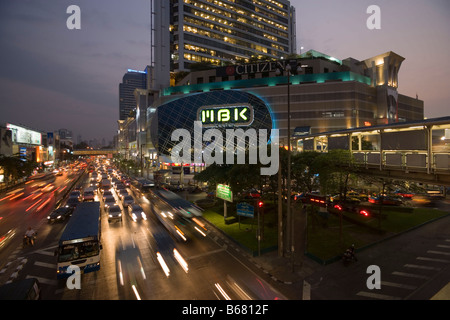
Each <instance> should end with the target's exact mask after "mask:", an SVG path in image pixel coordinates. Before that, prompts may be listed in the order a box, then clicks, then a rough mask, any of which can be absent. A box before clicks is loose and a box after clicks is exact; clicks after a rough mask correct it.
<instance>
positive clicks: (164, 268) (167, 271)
mask: <svg viewBox="0 0 450 320" xmlns="http://www.w3.org/2000/svg"><path fill="white" fill-rule="evenodd" d="M156 258H157V259H158V262H159V264H160V265H161V268H162V269H163V271H164V273H165V274H166V277H169V275H170V269H169V267H168V266H167V264H166V262H165V261H164V259H163V257H162V255H161V254H160V253H159V252H157V253H156Z"/></svg>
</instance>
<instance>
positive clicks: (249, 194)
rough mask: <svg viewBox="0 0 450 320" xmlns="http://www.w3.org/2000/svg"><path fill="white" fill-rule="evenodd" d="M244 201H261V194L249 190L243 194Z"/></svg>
mask: <svg viewBox="0 0 450 320" xmlns="http://www.w3.org/2000/svg"><path fill="white" fill-rule="evenodd" d="M243 196H244V199H259V198H261V194H260V193H259V192H258V190H254V189H253V190H249V191H246V192H244V194H243Z"/></svg>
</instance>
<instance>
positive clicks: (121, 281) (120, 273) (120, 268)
mask: <svg viewBox="0 0 450 320" xmlns="http://www.w3.org/2000/svg"><path fill="white" fill-rule="evenodd" d="M118 262H119V280H120V285H122V286H123V273H122V264H121V263H120V260H119V261H118Z"/></svg>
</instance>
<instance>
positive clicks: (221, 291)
mask: <svg viewBox="0 0 450 320" xmlns="http://www.w3.org/2000/svg"><path fill="white" fill-rule="evenodd" d="M214 285H215V286H216V288H217V290H219V292H220V294H221V295H222V296H223V297H224V298H225V300H231V298H230V297H229V296H228V294H227V293H226V292H225V290H223V289H222V287H221V286H220V284H218V283H216V284H214Z"/></svg>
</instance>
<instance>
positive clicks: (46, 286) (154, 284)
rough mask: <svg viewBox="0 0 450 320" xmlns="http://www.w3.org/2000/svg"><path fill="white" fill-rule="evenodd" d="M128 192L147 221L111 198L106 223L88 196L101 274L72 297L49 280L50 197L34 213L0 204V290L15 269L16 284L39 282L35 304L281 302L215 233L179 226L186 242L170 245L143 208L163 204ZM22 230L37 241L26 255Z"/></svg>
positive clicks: (89, 277) (54, 233)
mask: <svg viewBox="0 0 450 320" xmlns="http://www.w3.org/2000/svg"><path fill="white" fill-rule="evenodd" d="M72 179H78V176H75V177H72ZM72 179H71V180H69V178H68V176H67V174H66V173H65V174H64V175H63V176H61V177H57V179H56V181H55V182H54V185H55V186H56V188H61V187H62V186H65V185H67V186H70V185H71V184H72V183H73V182H74V181H75V180H72ZM88 182H89V174H88V173H83V175H82V176H81V177H80V178H79V179H78V182H77V186H81V187H85V186H87V184H88ZM128 191H129V193H131V194H132V195H133V197H134V199H135V202H136V203H139V204H140V205H141V206H142V207H143V209H144V211H145V213H146V215H147V217H148V219H147V220H142V221H137V222H135V221H133V220H132V219H131V217H130V216H129V215H128V214H127V213H126V211H125V208H123V205H122V203H121V201H120V199H119V198H118V197H117V194H116V193H115V191H113V194H114V197H115V198H116V200H117V202H118V203H119V206H120V207H121V208H122V209H123V212H122V213H123V219H122V222H111V223H109V222H108V219H107V212H106V211H105V210H104V208H103V200H102V197H101V196H100V194H97V195H96V201H100V203H101V215H102V219H101V243H102V248H103V249H102V252H101V269H100V271H97V272H93V273H88V274H83V275H82V277H81V289H79V290H78V289H69V288H68V287H67V285H66V280H57V279H56V258H55V256H54V251H55V249H56V248H57V243H58V240H59V238H60V236H61V234H62V232H63V230H64V227H65V224H66V223H65V222H63V223H55V224H48V223H47V219H46V217H47V215H48V214H49V213H50V212H51V211H52V209H53V208H54V205H55V202H56V200H55V197H54V194H53V193H48V194H46V195H43V196H42V197H46V199H49V200H48V202H47V204H46V205H45V206H44V207H42V208H40V209H39V210H37V208H39V206H40V204H36V205H34V204H35V201H36V200H37V199H34V200H33V199H32V198H31V197H30V198H28V199H24V198H23V197H22V198H21V199H13V200H10V199H4V200H3V201H1V202H0V212H1V219H0V232H1V234H2V235H3V234H6V233H7V232H8V230H11V229H12V230H14V232H15V235H14V237H12V239H9V240H8V243H5V246H4V247H3V248H1V250H0V258H1V261H2V262H3V263H2V265H1V266H0V268H1V269H2V271H3V272H2V274H0V277H2V279H1V280H2V282H4V281H7V280H8V277H11V274H14V272H13V271H15V270H16V269H17V267H18V268H19V269H20V272H18V273H17V274H16V276H17V277H18V278H17V279H22V278H29V277H34V278H37V279H38V280H39V281H40V283H41V285H42V298H43V299H57V300H73V299H83V300H92V299H99V300H100V299H101V300H116V299H125V300H132V299H143V300H144V299H146V300H169V299H170V300H197V299H198V300H216V299H220V300H224V299H265V300H272V299H286V297H285V296H284V295H283V294H282V293H280V292H279V290H278V289H276V288H274V287H273V286H272V285H270V284H269V283H268V282H267V281H265V280H264V279H263V278H262V277H260V276H258V274H257V273H256V272H255V271H254V270H253V269H252V267H251V266H250V265H248V264H247V262H246V261H244V260H243V259H240V256H239V253H238V252H237V251H234V250H232V249H231V248H228V246H227V244H226V243H224V242H223V241H221V238H220V237H219V234H218V233H217V231H215V230H210V229H208V228H207V229H202V233H200V232H197V230H196V229H194V227H195V226H194V225H196V224H195V223H192V222H189V221H181V223H182V225H180V227H182V228H183V231H184V233H185V235H186V236H187V238H188V239H189V240H188V241H187V242H184V241H178V240H177V239H176V238H175V237H173V236H172V235H171V234H170V233H169V232H168V231H167V229H166V228H165V227H164V226H163V225H162V224H161V222H160V221H159V220H158V219H157V218H156V216H155V214H154V213H152V209H151V206H153V208H154V210H155V211H157V212H160V211H165V212H167V211H168V210H170V209H169V208H168V207H167V203H165V202H163V201H160V200H158V199H156V198H153V199H150V200H149V199H147V198H145V197H143V196H142V195H141V194H136V193H133V192H132V191H131V189H129V190H128ZM43 201H44V200H42V201H41V202H40V203H41V204H42V203H43ZM32 206H33V207H32ZM30 207H31V209H29V208H30ZM27 209H28V211H27ZM190 224H192V225H190ZM28 226H31V227H33V228H34V229H36V230H37V231H38V237H37V241H36V244H35V246H34V247H27V248H25V249H22V247H21V245H22V236H23V234H24V233H25V230H26V228H27V227H28ZM8 263H9V264H8ZM163 265H165V266H164V268H163Z"/></svg>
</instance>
